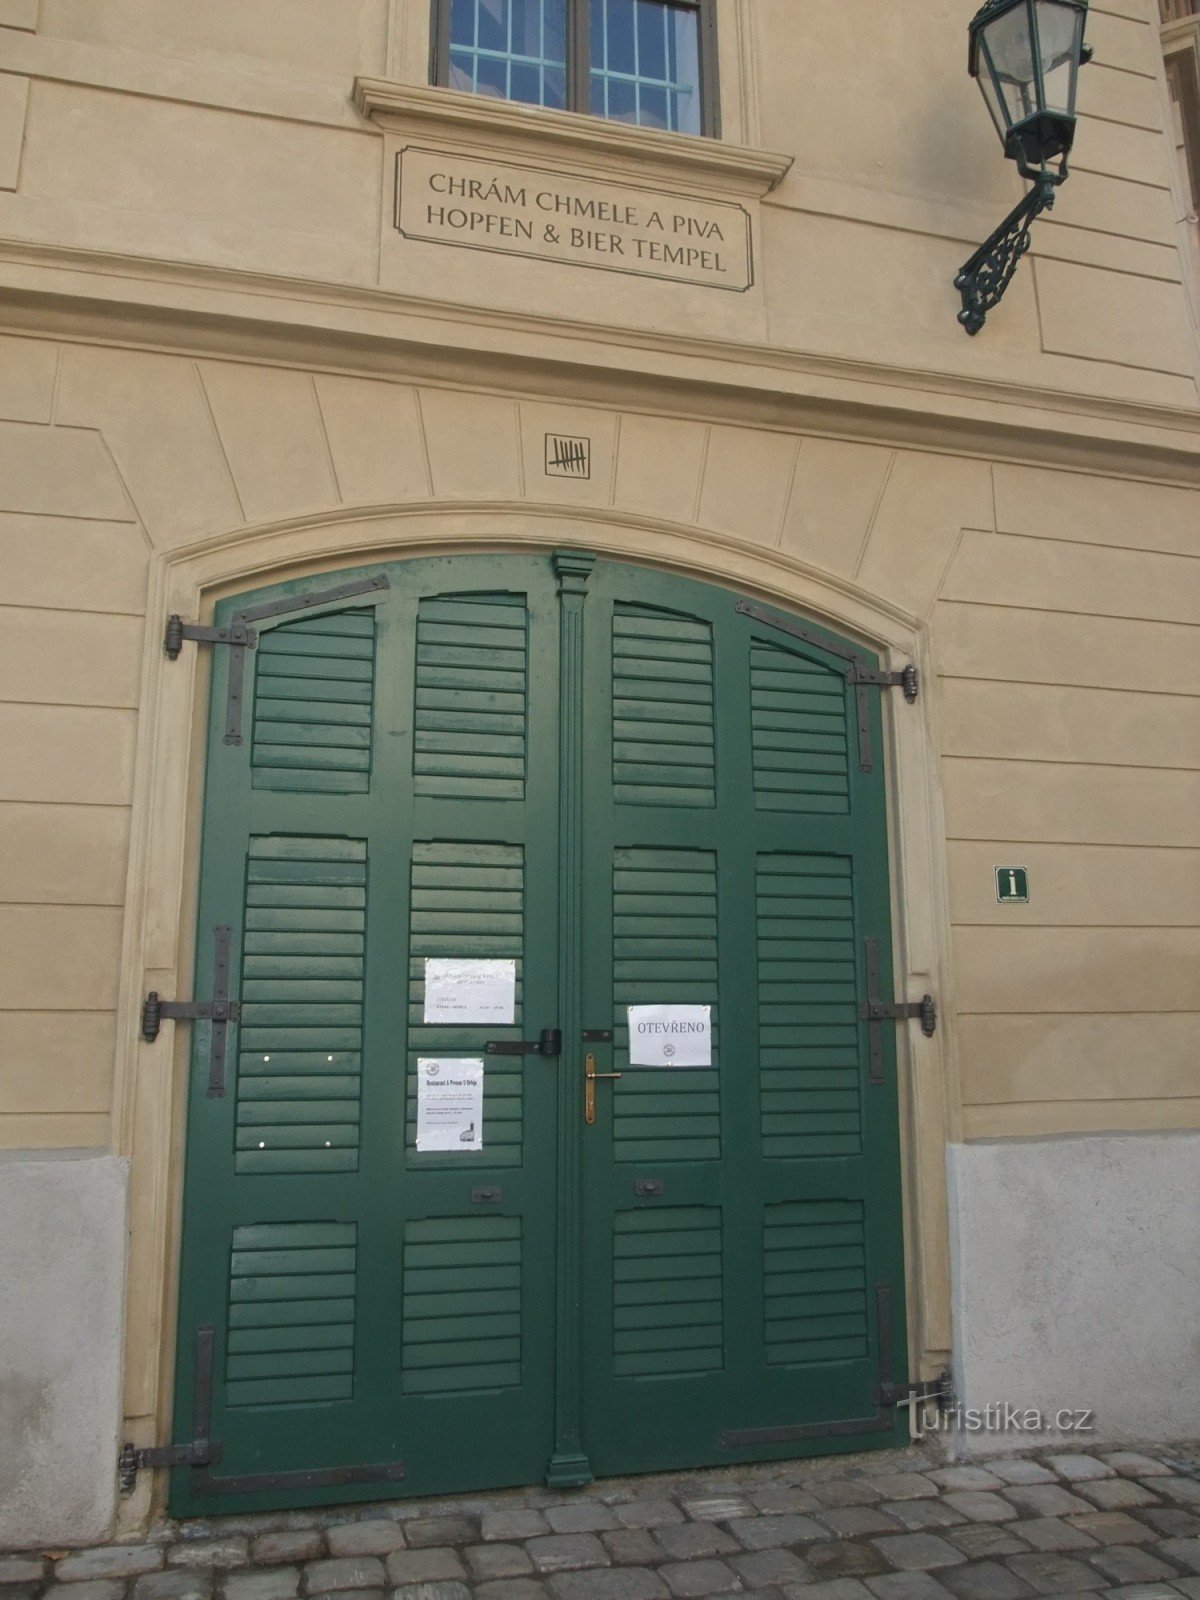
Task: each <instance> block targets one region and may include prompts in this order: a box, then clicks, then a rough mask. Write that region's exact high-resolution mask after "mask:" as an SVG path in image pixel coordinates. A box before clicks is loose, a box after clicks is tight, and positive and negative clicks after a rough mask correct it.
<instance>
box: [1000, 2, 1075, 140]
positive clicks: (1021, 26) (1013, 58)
mask: <svg viewBox="0 0 1200 1600" xmlns="http://www.w3.org/2000/svg"><path fill="white" fill-rule="evenodd" d="M1055 9H1058V8H1057V7H1055ZM983 39H984V43H985V45H986V47H987V54H988V56H989V57H990V60H991V65H992V71H993V74H994V76H995V79H996V85H997V88H998V89H999V91H1000V93H1001V95H1002V96H1003V100H1004V110H1005V115H1006V118H1007V120H1008V122H1009V123H1010V124H1011V123H1014V122H1022V121H1024V119H1025V118H1026V117H1030V116H1032V115H1033V113H1034V112H1035V111H1036V110H1037V109H1038V100H1037V67H1036V65H1035V63H1034V59H1033V38H1032V29H1031V27H1030V10H1029V5H1028V4H1022V5H1019V6H1014V7H1013V9H1012V10H1011V11H1006V12H1005V13H1004V14H1003V15H1002V16H999V17H997V18H996V19H995V21H993V22H989V23H988V25H987V27H986V28H984V30H983Z"/></svg>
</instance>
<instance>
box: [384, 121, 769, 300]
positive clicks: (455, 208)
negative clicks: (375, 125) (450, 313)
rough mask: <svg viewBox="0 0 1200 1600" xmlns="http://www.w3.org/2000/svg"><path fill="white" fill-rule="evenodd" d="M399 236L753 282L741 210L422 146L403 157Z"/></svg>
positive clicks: (708, 281)
mask: <svg viewBox="0 0 1200 1600" xmlns="http://www.w3.org/2000/svg"><path fill="white" fill-rule="evenodd" d="M396 227H397V229H398V230H399V232H400V233H401V234H402V235H403V237H404V238H406V239H421V240H424V241H426V242H429V243H436V244H456V245H464V246H466V247H467V248H469V249H475V250H497V251H500V252H502V253H505V254H508V255H518V256H532V257H533V258H534V259H536V260H539V261H556V262H563V263H566V264H568V265H571V266H580V267H599V268H601V269H603V270H605V271H609V272H631V273H637V274H640V275H642V276H644V277H649V278H664V279H666V280H668V281H669V282H674V283H689V284H702V285H704V286H705V287H707V288H712V289H731V290H734V291H736V292H739V293H740V292H743V291H744V290H746V289H748V288H749V287H750V286H751V284H752V283H753V282H754V265H753V255H752V246H751V233H750V217H749V214H748V213H747V212H746V211H745V210H744V209H743V207H741V206H739V205H732V204H730V203H729V202H727V201H720V200H697V199H693V198H690V197H686V196H682V195H672V194H667V193H665V192H663V191H661V190H657V189H643V188H640V187H635V186H634V185H631V184H625V183H621V184H617V183H609V182H606V181H604V180H601V179H595V178H585V177H580V176H578V175H577V174H574V173H565V172H548V171H543V170H541V169H540V168H537V167H526V166H517V165H514V164H512V163H503V164H501V163H499V162H492V161H486V160H480V159H475V158H471V157H466V156H457V155H446V154H442V153H440V152H438V151H435V150H422V149H419V148H417V147H416V146H414V145H409V146H408V147H407V148H405V149H403V150H401V151H400V153H399V154H398V156H397V158H396Z"/></svg>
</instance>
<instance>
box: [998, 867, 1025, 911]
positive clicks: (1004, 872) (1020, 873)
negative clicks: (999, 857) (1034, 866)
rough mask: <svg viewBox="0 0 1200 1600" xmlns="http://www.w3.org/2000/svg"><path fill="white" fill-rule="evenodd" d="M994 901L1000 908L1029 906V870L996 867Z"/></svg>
mask: <svg viewBox="0 0 1200 1600" xmlns="http://www.w3.org/2000/svg"><path fill="white" fill-rule="evenodd" d="M996 899H997V900H998V901H999V902H1000V904H1001V905H1002V906H1025V905H1028V904H1029V868H1028V867H997V868H996Z"/></svg>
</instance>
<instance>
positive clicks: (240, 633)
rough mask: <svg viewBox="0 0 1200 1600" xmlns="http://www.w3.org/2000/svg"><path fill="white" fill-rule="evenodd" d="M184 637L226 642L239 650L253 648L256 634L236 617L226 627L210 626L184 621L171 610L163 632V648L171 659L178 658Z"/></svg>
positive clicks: (196, 641)
mask: <svg viewBox="0 0 1200 1600" xmlns="http://www.w3.org/2000/svg"><path fill="white" fill-rule="evenodd" d="M185 639H192V640H194V641H195V643H196V644H227V645H232V646H234V647H235V648H237V649H240V650H253V649H254V648H255V646H256V645H257V643H258V634H257V633H256V631H255V630H254V629H253V628H248V627H247V626H246V624H245V623H244V622H241V621H238V620H237V619H236V618H235V619H234V621H233V622H231V623H230V624H229V626H228V627H227V628H210V627H207V626H205V624H204V623H201V622H185V621H184V620H183V618H182V617H181V616H180V615H179V614H178V613H177V612H174V611H173V612H172V613H171V615H170V616H169V617H168V618H167V627H166V632H165V633H164V634H163V649H164V650H165V651H166V653H167V655H168V656H169V657H170V659H171V660H172V661H175V660H176V659H177V658H178V656H179V652H180V651H181V650H182V649H183V642H184V640H185Z"/></svg>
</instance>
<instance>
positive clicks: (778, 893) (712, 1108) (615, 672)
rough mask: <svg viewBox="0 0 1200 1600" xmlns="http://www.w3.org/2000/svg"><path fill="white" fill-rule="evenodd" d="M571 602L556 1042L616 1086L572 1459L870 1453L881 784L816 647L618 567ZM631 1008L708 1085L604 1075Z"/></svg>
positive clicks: (602, 1128)
mask: <svg viewBox="0 0 1200 1600" xmlns="http://www.w3.org/2000/svg"><path fill="white" fill-rule="evenodd" d="M588 607H589V609H588V614H587V624H588V633H587V666H586V671H585V679H586V681H587V683H588V684H589V686H590V687H589V699H588V701H587V702H586V705H585V712H584V717H585V728H586V730H587V734H586V739H585V745H586V749H587V752H588V757H589V763H588V766H587V769H586V776H585V782H584V793H585V796H586V800H585V805H584V838H585V884H586V894H585V904H586V910H585V923H584V927H585V947H584V948H585V987H586V992H587V995H588V1003H587V1007H586V1019H587V1020H586V1021H585V1026H587V1027H611V1029H612V1034H613V1037H612V1043H611V1044H603V1043H600V1044H597V1045H596V1047H595V1054H596V1058H597V1067H598V1069H599V1070H600V1071H604V1072H608V1071H615V1072H619V1073H621V1074H622V1076H621V1077H620V1078H619V1079H618V1080H617V1081H615V1082H613V1081H608V1080H601V1081H600V1082H599V1083H598V1084H597V1086H596V1094H597V1118H596V1123H595V1125H594V1126H593V1127H589V1128H586V1129H585V1130H584V1135H583V1146H582V1148H583V1163H584V1186H583V1200H582V1216H583V1228H584V1266H583V1276H584V1280H585V1282H586V1283H587V1284H588V1285H589V1288H590V1294H589V1300H588V1304H587V1308H586V1312H585V1330H584V1338H585V1361H584V1373H585V1417H586V1427H585V1435H586V1437H587V1439H588V1441H589V1446H590V1448H591V1451H592V1459H593V1464H594V1465H595V1466H596V1469H597V1470H598V1471H603V1472H626V1471H650V1470H659V1469H668V1468H672V1467H678V1466H684V1465H695V1466H699V1465H703V1464H708V1463H711V1462H714V1461H722V1460H724V1461H734V1460H746V1459H751V1460H752V1459H756V1458H759V1457H761V1456H763V1455H773V1454H782V1453H792V1454H797V1453H804V1452H805V1451H810V1450H820V1449H829V1448H842V1449H849V1448H862V1447H863V1446H864V1445H867V1444H870V1443H873V1442H874V1443H878V1442H881V1441H885V1442H886V1440H887V1439H889V1438H899V1437H900V1435H901V1434H902V1433H903V1431H904V1425H903V1418H901V1420H900V1421H899V1422H897V1420H896V1413H895V1412H894V1411H887V1410H884V1411H881V1410H880V1408H879V1407H878V1405H877V1403H876V1391H877V1388H878V1384H879V1379H880V1357H881V1344H880V1317H881V1312H880V1309H879V1308H880V1306H883V1307H884V1308H885V1309H884V1311H883V1312H882V1316H883V1317H884V1319H885V1321H886V1323H887V1325H886V1327H884V1329H883V1346H882V1348H883V1351H884V1352H885V1353H886V1350H887V1347H888V1344H889V1342H893V1343H895V1344H896V1345H900V1346H902V1342H903V1333H902V1329H903V1321H902V1304H903V1281H902V1273H901V1249H900V1222H899V1212H898V1205H897V1193H898V1173H897V1157H896V1122H895V1118H896V1084H895V1074H894V1070H892V1071H891V1072H889V1073H888V1074H887V1076H886V1080H885V1082H884V1083H882V1084H872V1083H871V1082H870V1081H869V1076H870V1073H869V1066H870V1063H869V1053H868V1049H867V1039H866V1029H865V1027H864V1025H863V1024H862V1023H861V1022H860V1019H859V1016H858V1003H859V1000H860V998H861V996H862V994H863V982H864V973H863V970H862V968H863V963H862V957H861V954H860V952H861V951H862V949H863V944H862V941H863V940H864V939H865V938H867V937H873V938H876V939H878V940H880V941H881V942H882V943H884V944H886V940H887V930H888V926H889V918H890V909H889V897H888V889H887V854H886V834H885V817H884V803H883V785H882V775H881V772H880V770H879V768H880V765H881V764H880V763H879V762H876V763H875V766H874V770H873V771H872V772H871V773H864V772H862V771H861V769H860V765H859V747H858V727H857V720H856V719H857V714H858V707H857V703H856V698H855V695H854V691H853V690H852V689H851V688H850V687H849V686H848V684H847V681H846V671H845V659H844V655H839V654H838V653H837V650H838V649H839V646H838V642H837V641H835V640H832V639H831V640H830V645H831V647H832V648H831V649H830V650H829V651H825V650H823V649H822V648H821V646H820V644H819V643H814V642H805V641H802V640H799V639H797V638H796V637H795V636H794V635H789V634H787V633H786V632H783V631H780V630H777V629H775V628H773V627H771V626H769V625H766V624H763V623H762V622H760V621H758V620H751V619H750V618H749V617H747V616H746V615H743V614H739V612H738V610H737V606H736V602H735V598H734V597H733V596H730V595H727V594H724V593H722V592H721V591H719V590H715V589H711V588H708V587H705V586H702V585H699V584H694V583H690V582H687V581H686V580H682V579H677V578H668V577H665V576H661V575H658V574H652V573H645V572H635V571H632V570H630V569H627V568H625V569H622V568H620V567H615V566H614V567H604V568H600V569H598V570H597V572H596V573H595V574H594V576H593V579H592V582H591V585H590V589H589V597H588ZM783 620H786V619H783ZM808 631H809V633H810V640H813V641H819V639H820V637H821V636H820V634H819V632H818V631H816V630H813V629H809V630H808ZM840 648H842V649H844V647H840ZM877 701H878V694H876V704H875V706H873V707H872V709H871V716H872V731H873V736H874V748H875V749H876V750H879V749H880V748H881V743H880V718H879V710H878V704H877ZM654 1003H658V1004H676V1005H678V1004H685V1003H697V1004H705V1005H709V1006H710V1007H711V1016H712V1022H713V1037H714V1047H713V1052H712V1066H711V1067H709V1068H697V1069H684V1068H666V1069H661V1068H644V1067H631V1066H630V1064H629V1053H628V1040H627V1028H626V1008H627V1007H628V1006H629V1005H632V1004H654ZM593 1019H594V1020H593ZM884 1048H885V1051H886V1052H887V1055H888V1060H889V1063H893V1062H894V1055H893V1053H892V1052H893V1041H892V1039H891V1037H888V1038H887V1039H886V1041H885V1046H884ZM877 1285H884V1292H883V1294H882V1297H880V1296H879V1295H877V1292H876V1286H877ZM889 1296H890V1297H891V1298H890V1299H889ZM823 1429H824V1430H827V1431H824V1432H823V1431H822V1430H823Z"/></svg>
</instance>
